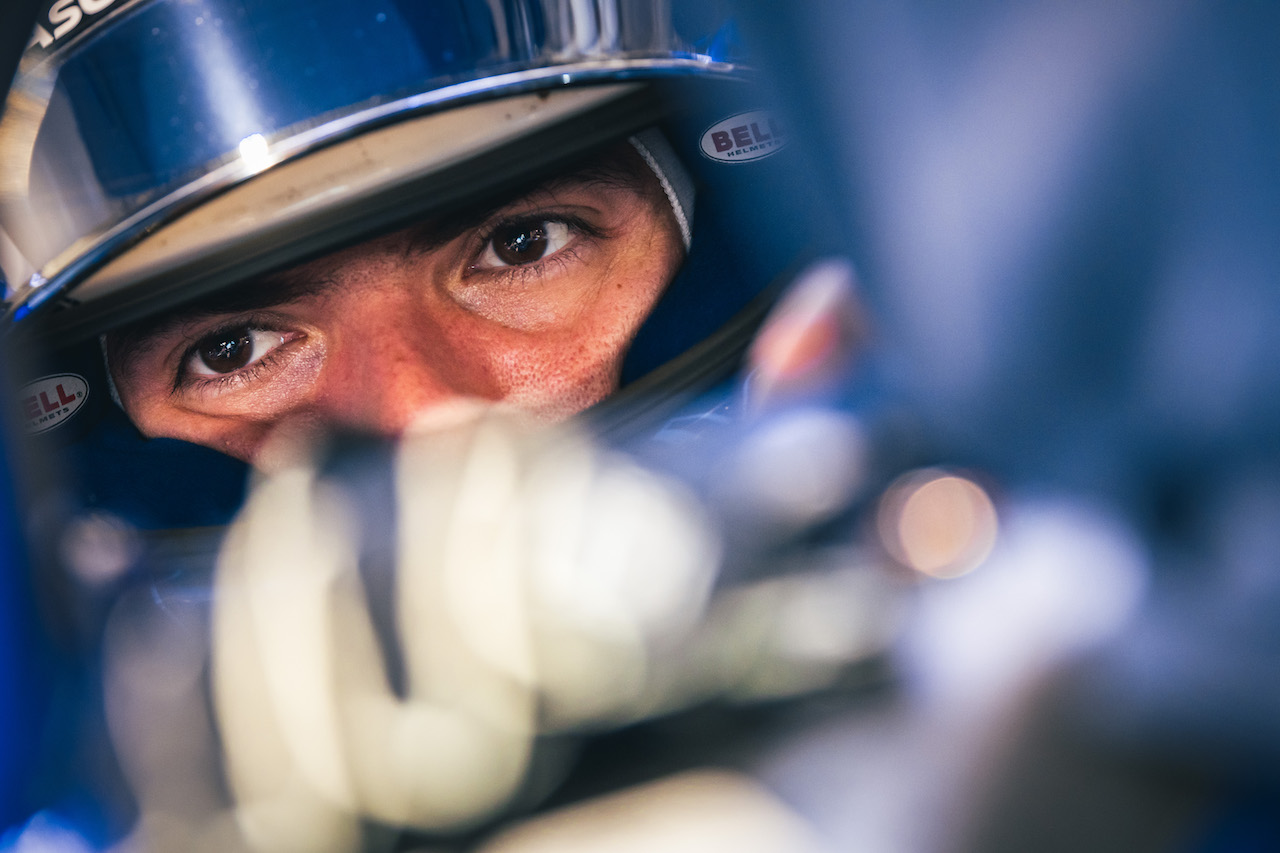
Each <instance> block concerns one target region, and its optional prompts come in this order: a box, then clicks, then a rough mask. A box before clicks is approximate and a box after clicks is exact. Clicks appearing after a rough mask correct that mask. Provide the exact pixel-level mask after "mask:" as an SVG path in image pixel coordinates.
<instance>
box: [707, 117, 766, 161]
mask: <svg viewBox="0 0 1280 853" xmlns="http://www.w3.org/2000/svg"><path fill="white" fill-rule="evenodd" d="M786 144H787V135H786V130H785V129H784V128H783V127H782V126H781V125H780V124H779V123H778V120H777V119H775V118H774V117H773V116H772V115H771V114H770V113H769V112H767V111H766V110H752V111H750V112H745V113H738V114H737V115H733V116H729V117H728V118H726V119H721V120H720V121H718V122H716V123H715V124H713V125H711V127H709V128H707V129H706V130H704V131H703V132H702V142H701V146H700V147H701V148H702V153H703V154H704V155H706V156H707V157H710V158H711V159H712V160H719V161H720V162H721V163H749V162H751V161H752V160H760V159H762V158H764V157H769V156H771V155H773V154H777V153H778V152H779V151H781V150H782V149H783V148H784V147H785V146H786Z"/></svg>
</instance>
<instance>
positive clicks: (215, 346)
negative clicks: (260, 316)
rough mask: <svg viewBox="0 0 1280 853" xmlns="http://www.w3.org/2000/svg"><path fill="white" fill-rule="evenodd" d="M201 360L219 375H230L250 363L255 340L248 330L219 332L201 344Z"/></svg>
mask: <svg viewBox="0 0 1280 853" xmlns="http://www.w3.org/2000/svg"><path fill="white" fill-rule="evenodd" d="M199 353H200V360H201V361H203V362H204V365H205V367H207V368H209V369H210V370H213V371H216V372H218V373H230V372H232V371H233V370H239V369H240V368H242V367H244V366H245V365H246V364H248V363H249V357H250V356H251V355H253V338H252V336H251V335H250V333H249V330H248V329H235V330H233V331H231V332H219V333H217V334H213V335H210V336H209V337H207V338H205V339H204V340H203V341H201V342H200V346H199Z"/></svg>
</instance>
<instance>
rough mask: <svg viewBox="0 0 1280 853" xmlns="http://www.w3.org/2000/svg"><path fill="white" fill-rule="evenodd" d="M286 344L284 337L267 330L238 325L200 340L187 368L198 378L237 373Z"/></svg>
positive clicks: (189, 357)
mask: <svg viewBox="0 0 1280 853" xmlns="http://www.w3.org/2000/svg"><path fill="white" fill-rule="evenodd" d="M282 343H284V335H282V334H281V333H280V332H271V331H268V330H266V329H254V328H251V327H249V326H238V327H234V328H230V329H221V330H219V331H217V332H214V333H212V334H209V335H205V336H204V337H203V338H201V339H200V340H198V341H196V345H195V346H194V347H192V349H191V353H190V355H188V356H187V362H186V367H187V369H188V370H189V371H191V372H192V373H194V374H196V375H198V376H220V375H225V374H228V373H234V372H236V371H237V370H240V369H241V368H243V367H247V366H248V365H250V364H253V363H254V362H256V361H258V360H260V359H261V358H262V357H263V356H265V355H266V354H267V353H269V352H271V351H272V350H273V349H275V348H276V347H278V346H280V345H281V344H282Z"/></svg>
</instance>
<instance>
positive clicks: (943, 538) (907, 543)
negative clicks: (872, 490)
mask: <svg viewBox="0 0 1280 853" xmlns="http://www.w3.org/2000/svg"><path fill="white" fill-rule="evenodd" d="M876 521H877V526H878V529H879V533H880V540H881V543H882V544H883V545H884V547H885V550H887V551H888V552H889V554H890V555H891V556H892V557H893V558H894V559H895V560H897V561H898V562H899V563H901V564H902V565H904V566H907V567H908V568H911V569H913V570H915V571H917V572H920V573H921V574H925V575H929V576H930V577H935V578H954V577H959V576H960V575H963V574H967V573H968V572H971V571H973V569H975V568H977V567H978V566H979V565H981V564H982V562H983V561H984V560H986V558H987V557H988V556H989V555H990V553H991V549H992V548H993V547H994V546H995V541H996V533H997V528H998V524H997V518H996V510H995V506H994V505H993V504H992V502H991V498H990V497H988V496H987V493H986V491H985V490H984V489H983V488H982V487H981V486H979V485H978V484H977V483H975V482H973V481H972V480H970V479H968V478H966V477H963V476H960V475H958V474H956V473H953V472H949V471H945V470H942V469H936V468H927V469H922V470H918V471H913V472H911V473H909V474H906V475H904V476H903V477H900V478H899V479H898V480H896V481H895V482H894V483H893V485H892V486H890V487H889V489H888V490H887V491H886V492H885V496H884V498H882V500H881V502H880V508H879V512H878V514H877V519H876Z"/></svg>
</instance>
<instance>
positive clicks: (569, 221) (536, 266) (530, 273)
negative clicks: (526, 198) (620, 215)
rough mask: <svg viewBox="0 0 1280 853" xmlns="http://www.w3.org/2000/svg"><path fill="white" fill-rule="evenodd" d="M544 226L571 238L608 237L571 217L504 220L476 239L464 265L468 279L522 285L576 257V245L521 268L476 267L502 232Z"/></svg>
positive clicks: (551, 215)
mask: <svg viewBox="0 0 1280 853" xmlns="http://www.w3.org/2000/svg"><path fill="white" fill-rule="evenodd" d="M546 222H556V223H559V224H561V225H564V226H566V227H568V228H569V230H570V231H571V232H572V233H573V234H574V236H582V237H587V238H589V239H592V240H599V239H601V238H603V237H606V236H608V235H607V233H606V232H605V231H604V230H603V229H601V228H599V227H597V226H595V225H592V224H591V223H589V222H587V221H586V220H585V219H583V218H581V217H579V216H575V215H573V214H570V213H554V212H550V211H541V210H537V211H533V212H531V213H522V214H520V215H518V216H510V217H505V218H503V219H499V220H497V221H496V222H491V223H489V224H488V225H487V226H486V227H484V230H482V231H480V232H479V233H478V234H477V235H476V238H477V243H476V248H475V249H474V250H473V251H472V252H471V261H470V263H468V264H467V272H468V273H469V274H471V275H498V276H502V277H505V278H507V279H508V280H509V281H512V282H513V283H516V282H518V283H523V282H524V281H526V280H529V279H533V278H541V277H542V276H544V275H546V274H547V273H548V272H550V271H551V266H552V264H560V265H563V264H565V263H567V262H569V261H571V260H574V259H575V258H577V257H578V254H577V250H578V247H577V245H576V241H575V242H574V243H571V244H570V245H569V246H567V247H565V248H563V249H560V250H558V251H556V252H554V253H553V254H550V255H546V256H544V257H541V258H538V259H537V260H536V261H531V262H529V263H527V264H520V265H517V266H509V267H495V268H492V269H486V268H481V267H477V266H476V264H477V263H478V261H479V259H480V256H481V255H482V254H483V253H484V250H485V249H486V248H487V247H488V246H489V243H490V242H491V241H492V240H493V238H494V236H495V235H496V234H497V233H498V232H499V231H501V230H503V229H505V228H517V227H523V226H535V225H541V224H543V223H546Z"/></svg>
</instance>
